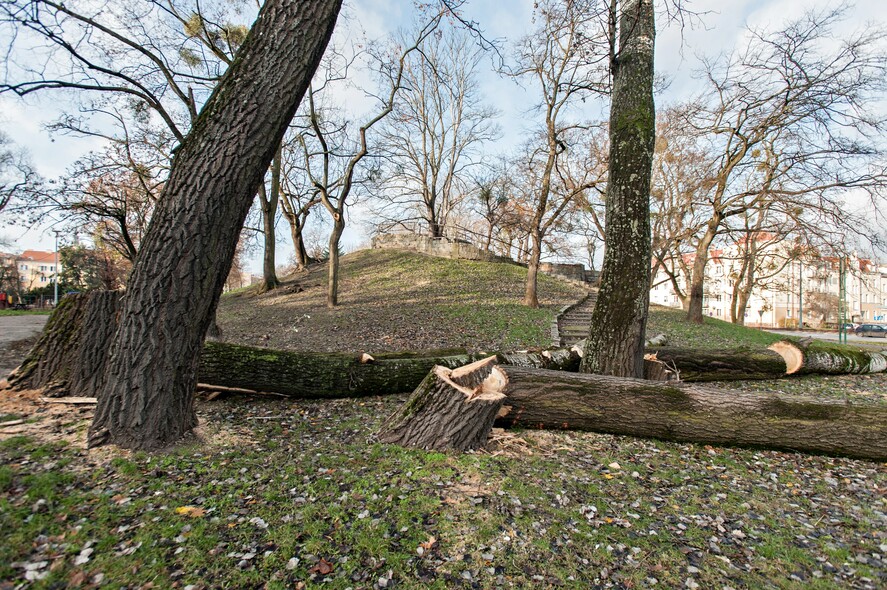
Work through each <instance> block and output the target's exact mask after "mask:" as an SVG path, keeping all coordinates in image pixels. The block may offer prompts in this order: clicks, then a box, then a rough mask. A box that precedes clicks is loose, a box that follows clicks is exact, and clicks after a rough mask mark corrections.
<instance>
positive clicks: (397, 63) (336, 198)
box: [298, 11, 444, 307]
mask: <svg viewBox="0 0 887 590" xmlns="http://www.w3.org/2000/svg"><path fill="white" fill-rule="evenodd" d="M443 14H444V13H443V11H441V12H439V13H437V14H435V15H434V16H433V17H432V18H431V19H430V21H429V22H428V24H426V25H425V26H424V27H423V28H422V29H421V30H420V31H419V32H418V33H417V35H416V39H415V40H414V41H413V43H412V44H411V45H409V46H408V47H407V48H405V49H403V50H402V51H400V52H399V55H397V56H396V57H395V58H393V59H391V58H390V57H387V56H381V59H379V60H377V63H378V68H379V69H378V71H379V73H380V77H381V79H382V80H383V85H384V89H383V90H382V91H381V92H380V94H379V95H376V98H377V100H378V102H379V105H378V109H379V110H378V111H377V112H376V113H375V114H373V115H371V116H369V118H368V120H366V122H364V123H363V124H361V125H360V126H359V127H358V128H357V130H356V136H354V135H352V134H351V133H350V132H349V123H348V122H347V121H343V120H341V119H340V120H336V118H337V117H336V114H335V109H334V108H333V107H331V106H328V105H324V104H322V103H321V102H320V101H321V100H326V98H325V97H324V91H325V90H327V89H329V88H332V87H333V85H334V83H335V82H337V81H341V80H344V79H345V78H346V77H347V75H348V69H349V67H350V66H351V65H352V64H353V63H354V60H355V59H356V57H355V56H351V57H349V56H345V55H343V54H342V53H341V52H339V51H338V50H335V49H333V50H331V51H330V53H329V54H328V56H327V58H326V60H325V64H324V67H323V68H322V72H321V76H320V80H319V81H318V82H317V83H312V85H311V86H310V87H309V89H308V95H307V99H308V100H307V101H306V104H305V109H304V111H303V112H302V113H301V115H300V117H299V123H298V126H299V128H300V133H299V136H298V138H299V141H300V142H301V145H302V156H303V159H302V163H301V166H302V169H303V170H304V171H305V174H306V176H307V179H308V181H309V182H310V184H311V186H312V187H313V189H314V191H315V194H316V196H317V197H319V199H320V202H321V203H322V205H323V207H324V209H326V211H327V213H328V214H329V216H330V219H331V220H332V222H333V228H332V231H331V232H330V238H329V262H328V265H329V274H328V279H327V305H328V306H329V307H335V306H336V305H338V302H339V242H340V240H341V238H342V233H343V232H344V231H345V214H346V210H347V207H348V204H349V198H351V197H352V191H353V190H354V188H355V186H356V185H357V184H358V183H360V182H361V181H362V179H361V178H360V177H359V176H358V175H357V173H358V167H359V166H360V164H361V162H362V160H363V159H364V158H365V157H366V156H367V155H368V154H369V153H370V146H369V143H368V139H367V132H368V131H369V130H370V129H371V128H372V127H373V126H375V125H376V124H378V123H379V122H380V121H382V120H383V119H384V118H385V117H387V116H388V115H389V114H390V113H391V112H392V110H393V108H394V101H395V97H396V95H397V91H398V89H399V88H400V86H401V83H402V80H403V75H404V71H405V67H406V61H407V59H408V58H409V56H410V54H411V53H413V52H414V51H416V50H417V49H418V48H419V47H420V46H421V44H422V43H423V42H424V41H425V39H426V38H427V37H428V36H429V35H430V34H431V33H432V32H433V31H434V30H435V29H436V28H437V26H438V24H439V23H440V20H441V18H442V17H443Z"/></svg>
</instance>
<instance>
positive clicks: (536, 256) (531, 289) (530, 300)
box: [524, 233, 542, 308]
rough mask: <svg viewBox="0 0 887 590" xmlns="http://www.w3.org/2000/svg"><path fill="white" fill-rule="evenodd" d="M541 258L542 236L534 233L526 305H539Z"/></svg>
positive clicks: (528, 266)
mask: <svg viewBox="0 0 887 590" xmlns="http://www.w3.org/2000/svg"><path fill="white" fill-rule="evenodd" d="M540 260H542V236H540V235H538V234H536V233H534V234H533V245H532V249H531V250H530V255H529V258H528V259H527V286H526V289H525V290H524V305H526V306H527V307H533V308H537V307H539V297H538V294H537V291H536V286H537V285H538V278H539V261H540Z"/></svg>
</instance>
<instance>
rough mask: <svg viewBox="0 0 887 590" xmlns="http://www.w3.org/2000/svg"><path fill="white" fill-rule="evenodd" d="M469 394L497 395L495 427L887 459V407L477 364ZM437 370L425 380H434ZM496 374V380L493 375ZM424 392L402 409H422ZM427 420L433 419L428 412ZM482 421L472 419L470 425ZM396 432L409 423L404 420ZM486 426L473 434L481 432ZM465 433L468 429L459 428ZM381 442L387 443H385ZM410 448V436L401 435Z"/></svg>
mask: <svg viewBox="0 0 887 590" xmlns="http://www.w3.org/2000/svg"><path fill="white" fill-rule="evenodd" d="M472 370H473V371H474V374H473V375H465V376H463V377H462V378H463V379H465V380H467V381H468V382H480V383H482V386H481V388H480V390H479V391H478V392H477V394H476V395H493V394H504V395H505V399H504V400H503V402H502V408H501V411H500V414H499V418H498V419H497V421H496V425H497V426H503V427H515V426H519V427H525V428H550V429H571V430H590V431H595V432H604V433H612V434H623V435H630V436H638V437H650V438H658V439H663V440H672V441H685V442H699V443H710V444H721V445H736V446H751V447H763V448H771V449H786V450H791V451H805V452H812V453H825V454H833V455H845V456H849V457H858V458H864V459H874V460H879V461H883V460H885V459H887V407H884V406H878V405H854V404H849V403H846V402H838V401H826V400H817V399H808V398H802V397H794V396H784V395H776V394H762V393H748V392H743V391H735V390H720V389H712V388H706V387H704V386H696V385H687V384H672V383H661V382H651V381H645V380H638V379H625V378H618V377H610V376H602V375H592V374H581V373H567V372H558V371H549V370H545V369H531V368H525V367H509V366H505V365H496V364H494V363H489V362H488V363H476V364H475V365H473V369H472ZM439 373H440V371H436V372H435V373H433V374H432V376H429V379H431V378H432V377H433V378H434V379H440V375H439ZM491 374H495V378H491V377H490V375H491ZM423 386H424V387H422V388H420V389H418V390H417V391H416V393H415V394H414V395H413V396H412V397H411V398H410V400H409V401H408V402H407V403H406V405H405V406H404V408H403V409H402V410H401V412H399V414H398V415H400V416H408V415H409V414H410V412H411V411H412V410H414V409H415V408H423V407H425V406H426V405H427V402H424V401H423V395H425V394H424V393H423V392H427V391H430V390H432V387H433V385H432V384H429V383H428V382H425V383H423ZM424 420H425V421H426V422H427V421H429V420H430V418H428V417H425V418H424ZM476 423H478V424H479V422H476ZM401 428H406V427H404V426H401ZM488 434H489V428H487V429H486V430H485V431H484V432H482V433H477V437H478V438H482V439H483V438H485V437H486V436H487V435H488ZM461 436H462V437H466V438H467V436H468V435H467V434H465V433H462V434H461ZM386 440H387V439H386ZM404 440H406V442H407V443H409V444H413V442H412V440H410V439H404Z"/></svg>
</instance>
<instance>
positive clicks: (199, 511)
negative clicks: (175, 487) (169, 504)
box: [176, 506, 206, 518]
mask: <svg viewBox="0 0 887 590" xmlns="http://www.w3.org/2000/svg"><path fill="white" fill-rule="evenodd" d="M176 514H181V515H182V516H187V517H189V518H201V517H202V516H204V515H205V514H206V510H204V509H203V508H198V507H197V506H179V507H178V508H176Z"/></svg>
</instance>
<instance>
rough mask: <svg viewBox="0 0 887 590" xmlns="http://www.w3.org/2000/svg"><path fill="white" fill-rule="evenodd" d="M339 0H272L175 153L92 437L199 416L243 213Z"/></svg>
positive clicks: (152, 432)
mask: <svg viewBox="0 0 887 590" xmlns="http://www.w3.org/2000/svg"><path fill="white" fill-rule="evenodd" d="M340 6H341V0H311V1H308V0H266V2H265V3H264V4H263V6H262V8H261V10H260V11H259V17H258V19H257V20H256V23H255V25H254V26H253V28H252V30H251V31H250V33H249V35H248V36H247V38H246V40H245V41H244V43H243V45H242V46H241V48H240V50H239V51H238V53H237V57H236V59H235V60H234V63H233V64H232V65H231V67H230V68H229V69H228V71H227V72H226V73H225V75H224V76H223V77H222V80H221V81H220V82H219V84H218V86H217V87H216V89H215V90H214V91H213V93H212V95H211V96H210V98H209V100H207V102H206V105H205V106H204V107H203V109H202V111H201V113H200V115H199V116H198V117H197V119H196V120H195V122H194V125H193V127H192V130H191V132H190V133H189V134H188V136H187V137H186V138H185V140H184V141H183V142H182V144H181V146H180V147H179V149H178V150H177V153H176V156H175V159H174V160H173V165H172V170H171V173H170V175H169V179H168V180H167V183H166V185H165V187H164V190H163V194H162V195H161V197H160V199H158V206H157V209H156V210H155V212H154V214H153V217H152V219H151V224H150V226H149V228H148V231H147V233H146V235H145V237H144V239H143V241H142V244H141V248H140V251H139V258H138V260H137V261H136V264H135V267H134V268H133V272H132V275H131V277H130V280H129V283H128V285H127V295H126V298H125V301H124V306H123V311H122V314H121V321H120V327H119V329H118V332H117V336H116V339H115V344H114V347H113V351H112V356H111V358H110V359H109V361H108V368H107V372H106V376H105V384H104V386H103V388H102V391H101V393H100V394H99V396H98V398H99V404H98V407H97V409H96V414H95V419H94V421H93V424H92V426H91V428H90V431H89V444H90V445H91V446H95V445H99V444H104V443H115V444H118V445H120V446H123V447H128V448H134V449H145V448H154V447H159V446H163V445H166V444H169V443H172V442H173V441H175V440H177V439H178V438H180V437H181V436H182V435H184V434H185V433H187V432H188V431H190V430H191V428H193V427H194V425H195V424H196V423H197V417H196V415H195V413H194V409H193V394H194V387H195V385H196V380H197V364H198V359H199V355H200V350H201V348H202V344H203V338H204V334H205V333H206V329H207V326H208V325H209V323H210V320H211V318H212V314H213V312H214V311H215V308H216V305H217V303H218V300H219V295H220V294H221V292H222V287H223V286H224V283H225V277H226V276H227V274H228V271H229V270H230V267H231V261H232V259H233V257H234V250H235V247H236V245H237V239H238V237H239V235H240V230H241V227H242V226H243V221H244V219H245V217H246V214H247V212H248V211H249V207H250V205H251V203H252V200H253V198H254V197H255V194H256V191H257V190H258V188H259V184H260V183H261V182H262V177H263V176H264V174H265V171H266V170H267V169H268V165H269V164H270V162H271V159H272V158H273V156H274V152H275V151H276V149H277V147H278V145H279V144H280V141H281V138H282V137H283V134H284V132H285V131H286V128H287V126H288V125H289V122H290V121H291V120H292V117H293V115H294V113H295V111H296V109H297V107H298V106H299V102H300V101H301V99H302V96H303V95H304V93H305V90H306V89H307V87H308V84H309V82H310V80H311V77H312V75H313V74H314V71H315V69H316V68H317V64H318V63H319V62H320V58H321V56H322V55H323V52H324V49H325V48H326V45H327V42H328V40H329V38H330V35H331V34H332V31H333V27H334V26H335V22H336V18H337V16H338V13H339V8H340Z"/></svg>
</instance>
